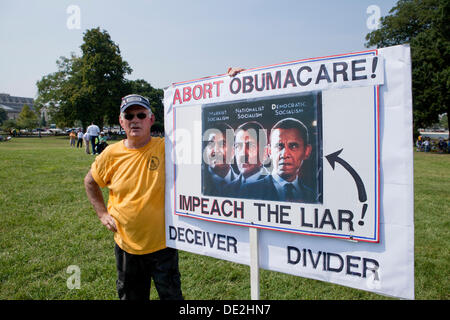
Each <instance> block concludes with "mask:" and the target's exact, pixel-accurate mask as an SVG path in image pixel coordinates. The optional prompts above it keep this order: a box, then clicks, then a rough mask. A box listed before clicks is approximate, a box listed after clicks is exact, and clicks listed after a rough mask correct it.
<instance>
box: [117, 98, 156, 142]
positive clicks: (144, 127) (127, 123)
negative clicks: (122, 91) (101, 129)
mask: <svg viewBox="0 0 450 320" xmlns="http://www.w3.org/2000/svg"><path fill="white" fill-rule="evenodd" d="M125 114H127V115H134V117H133V119H131V120H127V119H125V118H122V117H119V122H120V125H121V126H122V128H123V129H124V130H125V133H126V134H127V138H129V139H139V138H143V137H147V136H149V135H150V129H151V127H152V125H153V122H154V121H155V116H154V115H153V114H152V115H151V116H150V117H149V111H148V110H147V109H146V108H144V107H141V106H138V105H135V106H130V107H128V108H127V110H125ZM138 114H145V115H146V117H145V118H144V119H139V117H138V116H137V115H138Z"/></svg>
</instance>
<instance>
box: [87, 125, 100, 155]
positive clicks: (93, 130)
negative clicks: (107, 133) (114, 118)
mask: <svg viewBox="0 0 450 320" xmlns="http://www.w3.org/2000/svg"><path fill="white" fill-rule="evenodd" d="M86 132H87V133H88V134H89V138H90V141H91V146H92V154H96V153H97V144H96V142H95V141H96V139H97V137H98V135H99V133H100V128H99V127H98V126H97V125H95V124H94V122H92V123H91V125H90V126H89V127H87V129H86Z"/></svg>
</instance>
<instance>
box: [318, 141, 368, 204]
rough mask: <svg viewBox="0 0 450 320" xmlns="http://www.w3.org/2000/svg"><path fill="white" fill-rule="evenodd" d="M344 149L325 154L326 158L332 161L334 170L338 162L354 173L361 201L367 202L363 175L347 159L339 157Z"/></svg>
mask: <svg viewBox="0 0 450 320" xmlns="http://www.w3.org/2000/svg"><path fill="white" fill-rule="evenodd" d="M342 150H344V149H341V150H339V151H336V152H333V153H330V154H329V155H327V156H325V158H327V160H328V162H329V163H330V165H331V167H332V168H333V170H334V164H335V163H336V162H337V163H339V164H340V165H341V166H343V167H344V169H346V170H347V171H348V172H349V173H350V174H351V175H352V177H353V179H354V180H355V183H356V187H357V188H358V198H359V201H360V202H366V201H367V194H366V188H365V187H364V183H363V181H362V180H361V177H360V176H359V174H358V173H357V172H356V171H355V169H353V167H352V166H351V165H349V164H348V162H347V161H345V160H344V159H342V158H340V157H339V154H340V153H341V152H342Z"/></svg>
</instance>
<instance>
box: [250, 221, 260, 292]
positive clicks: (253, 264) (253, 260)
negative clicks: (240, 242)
mask: <svg viewBox="0 0 450 320" xmlns="http://www.w3.org/2000/svg"><path fill="white" fill-rule="evenodd" d="M248 232H249V234H250V291H251V299H252V300H259V252H258V251H259V246H258V229H256V228H249V230H248Z"/></svg>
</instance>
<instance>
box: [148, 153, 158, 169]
mask: <svg viewBox="0 0 450 320" xmlns="http://www.w3.org/2000/svg"><path fill="white" fill-rule="evenodd" d="M158 167H159V159H158V157H155V156H152V158H151V159H150V160H149V166H148V168H149V169H150V170H156V169H157V168H158Z"/></svg>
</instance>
